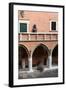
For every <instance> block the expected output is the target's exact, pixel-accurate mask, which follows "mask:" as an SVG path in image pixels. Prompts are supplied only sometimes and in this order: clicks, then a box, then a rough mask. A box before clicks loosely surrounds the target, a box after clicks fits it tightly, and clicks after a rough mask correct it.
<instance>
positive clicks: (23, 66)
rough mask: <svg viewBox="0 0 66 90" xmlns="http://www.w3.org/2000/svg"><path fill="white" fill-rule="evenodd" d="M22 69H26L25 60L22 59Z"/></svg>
mask: <svg viewBox="0 0 66 90" xmlns="http://www.w3.org/2000/svg"><path fill="white" fill-rule="evenodd" d="M22 68H23V69H25V59H22Z"/></svg>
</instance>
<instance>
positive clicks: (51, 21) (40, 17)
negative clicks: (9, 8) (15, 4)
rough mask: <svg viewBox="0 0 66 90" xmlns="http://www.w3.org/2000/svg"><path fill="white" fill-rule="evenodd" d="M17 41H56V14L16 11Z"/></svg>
mask: <svg viewBox="0 0 66 90" xmlns="http://www.w3.org/2000/svg"><path fill="white" fill-rule="evenodd" d="M18 25H19V29H18V33H19V41H29V40H33V41H34V40H38V41H39V40H57V39H58V13H57V12H41V11H21V10H19V11H18Z"/></svg>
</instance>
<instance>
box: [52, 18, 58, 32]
mask: <svg viewBox="0 0 66 90" xmlns="http://www.w3.org/2000/svg"><path fill="white" fill-rule="evenodd" d="M52 22H56V30H52V28H51V24H52ZM50 31H53V32H54V31H55V32H56V31H58V22H57V20H51V21H50Z"/></svg>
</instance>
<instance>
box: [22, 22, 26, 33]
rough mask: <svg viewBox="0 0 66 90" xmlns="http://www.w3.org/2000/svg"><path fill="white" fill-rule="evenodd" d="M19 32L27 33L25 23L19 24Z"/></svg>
mask: <svg viewBox="0 0 66 90" xmlns="http://www.w3.org/2000/svg"><path fill="white" fill-rule="evenodd" d="M20 32H27V23H20Z"/></svg>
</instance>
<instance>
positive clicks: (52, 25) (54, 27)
mask: <svg viewBox="0 0 66 90" xmlns="http://www.w3.org/2000/svg"><path fill="white" fill-rule="evenodd" d="M51 30H56V22H51Z"/></svg>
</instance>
